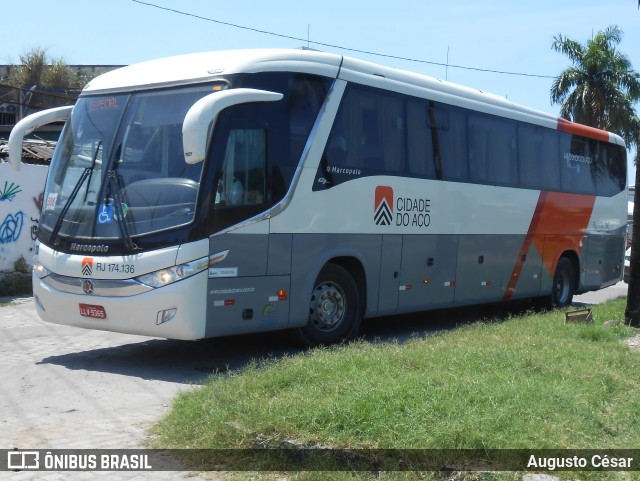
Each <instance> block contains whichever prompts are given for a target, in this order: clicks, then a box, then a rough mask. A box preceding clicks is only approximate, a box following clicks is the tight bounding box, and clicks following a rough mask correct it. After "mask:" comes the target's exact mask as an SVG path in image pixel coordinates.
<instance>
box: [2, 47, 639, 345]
mask: <svg viewBox="0 0 640 481" xmlns="http://www.w3.org/2000/svg"><path fill="white" fill-rule="evenodd" d="M63 120H64V121H66V124H65V127H64V129H63V132H62V134H61V138H60V141H59V142H58V145H57V148H56V150H55V154H54V157H53V159H52V162H51V167H50V171H49V174H48V178H47V183H46V187H45V190H44V202H43V207H42V212H41V218H40V222H39V230H38V241H37V244H36V255H35V259H34V276H33V285H34V297H35V302H36V306H37V310H38V313H39V315H40V316H41V317H42V318H43V319H45V320H46V321H49V322H54V323H60V324H67V325H73V326H79V327H84V328H91V329H103V330H110V331H117V332H125V333H132V334H141V335H148V336H155V337H164V338H174V339H199V338H204V337H212V336H222V335H229V334H238V333H248V332H261V331H268V330H277V329H288V328H295V329H297V331H298V333H299V337H300V339H301V340H302V341H303V342H305V343H306V344H309V345H314V344H328V343H332V342H337V341H341V340H344V339H350V338H353V337H354V336H355V335H356V334H357V332H358V328H359V324H360V320H361V319H362V318H367V317H376V316H383V315H391V314H396V313H404V312H415V311H421V310H427V309H433V308H443V307H453V306H461V305H472V304H480V303H487V302H500V301H506V300H511V299H520V298H529V297H548V298H549V299H550V301H551V302H552V304H554V305H567V304H569V303H570V302H571V299H572V297H573V294H574V293H577V292H580V291H586V290H595V289H600V288H602V287H605V286H607V285H611V284H613V283H615V282H617V281H618V280H620V279H621V276H622V265H623V264H622V259H623V249H624V238H625V232H626V203H627V201H626V199H627V194H626V158H625V149H624V144H623V142H622V140H621V139H620V138H619V137H618V136H616V135H614V134H609V133H607V132H602V131H599V130H596V129H591V128H587V127H584V126H578V125H576V124H572V123H570V122H566V121H562V120H558V119H557V118H555V117H553V116H550V115H547V114H543V113H539V112H535V111H532V110H530V109H526V108H524V107H520V106H517V105H514V104H512V103H511V102H509V101H507V100H505V99H501V98H499V97H495V96H491V95H489V94H485V93H484V92H479V91H476V90H473V89H468V88H466V87H461V86H455V85H453V84H448V83H446V82H440V81H438V80H435V79H432V78H430V77H424V76H419V75H415V74H410V73H408V72H402V71H398V70H393V69H388V68H385V67H380V66H377V65H374V64H369V63H366V62H361V61H358V60H354V59H348V58H343V57H342V56H339V55H334V54H328V53H322V52H315V51H304V50H299V51H294V50H255V51H230V52H212V53H204V54H194V55H185V56H180V57H174V58H167V59H161V60H157V61H151V62H146V63H142V64H138V65H133V66H130V67H125V68H123V69H119V70H115V71H113V72H110V73H107V74H105V75H103V76H100V77H98V78H96V79H95V80H93V81H92V82H90V83H89V84H88V85H87V87H85V89H84V90H83V92H82V94H81V95H80V97H79V99H78V102H77V103H76V105H75V106H74V107H73V110H72V111H71V108H61V109H54V110H51V111H45V112H41V113H38V114H35V115H33V116H31V117H27V118H26V119H24V120H23V121H21V122H20V123H19V124H18V125H17V126H16V127H15V128H14V131H13V132H12V135H11V139H10V142H9V144H10V145H9V148H10V158H11V160H12V163H14V164H16V165H17V164H19V150H20V149H21V143H22V138H23V136H24V135H26V134H27V133H29V132H30V131H31V130H33V129H34V128H35V127H37V126H39V125H42V124H43V123H47V122H52V121H63ZM16 159H17V160H16Z"/></svg>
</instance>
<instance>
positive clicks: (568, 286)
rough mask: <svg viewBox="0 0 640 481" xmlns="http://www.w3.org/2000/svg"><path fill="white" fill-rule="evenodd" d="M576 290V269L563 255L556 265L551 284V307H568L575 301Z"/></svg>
mask: <svg viewBox="0 0 640 481" xmlns="http://www.w3.org/2000/svg"><path fill="white" fill-rule="evenodd" d="M575 292H576V269H575V267H574V265H573V262H571V261H570V260H569V259H567V258H566V257H561V258H560V260H559V261H558V265H557V266H556V272H555V274H554V276H553V285H552V286H551V295H550V299H549V300H550V304H551V307H566V306H569V305H571V303H572V302H573V295H574V294H575Z"/></svg>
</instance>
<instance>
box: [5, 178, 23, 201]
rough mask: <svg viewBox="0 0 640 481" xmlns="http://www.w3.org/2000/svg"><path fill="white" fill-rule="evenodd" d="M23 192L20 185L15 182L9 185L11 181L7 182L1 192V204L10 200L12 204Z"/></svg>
mask: <svg viewBox="0 0 640 481" xmlns="http://www.w3.org/2000/svg"><path fill="white" fill-rule="evenodd" d="M21 191H22V189H21V188H20V186H19V185H16V184H14V183H13V182H11V184H9V181H5V182H4V188H3V189H2V190H0V202H1V201H4V200H8V201H9V202H11V201H12V200H13V199H15V197H16V195H18V193H19V192H21Z"/></svg>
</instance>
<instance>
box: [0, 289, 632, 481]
mask: <svg viewBox="0 0 640 481" xmlns="http://www.w3.org/2000/svg"><path fill="white" fill-rule="evenodd" d="M625 294H626V284H622V283H621V284H618V285H616V286H614V287H611V288H609V289H606V290H604V291H600V292H598V293H590V294H586V295H584V296H579V297H577V298H576V301H577V302H579V303H585V304H591V303H597V302H601V301H602V300H605V299H608V298H612V297H618V296H621V295H625ZM488 309H489V310H488V311H487V312H486V313H485V314H479V312H478V310H477V309H475V310H472V309H466V310H465V309H458V310H455V311H453V312H452V311H451V310H449V311H436V312H433V313H425V314H420V315H419V316H416V315H411V316H395V317H390V318H383V319H380V320H374V321H370V322H368V323H365V325H364V329H363V334H364V336H365V338H366V339H369V340H377V339H381V340H386V339H390V338H396V339H400V340H402V339H407V338H410V337H412V336H414V335H416V334H418V335H426V334H429V333H430V332H433V331H435V330H440V329H450V328H452V327H454V324H453V323H451V321H450V319H451V317H452V314H454V315H455V316H456V318H457V319H458V320H460V321H462V322H464V321H469V320H473V319H474V318H478V316H480V317H486V315H500V310H499V308H496V307H493V308H488ZM505 312H506V311H505ZM295 352H298V350H297V349H296V348H295V347H293V346H292V343H291V342H290V341H289V340H288V338H286V336H283V335H282V334H281V333H273V334H266V335H265V334H262V335H259V336H243V337H233V338H226V339H210V340H204V341H196V342H187V341H170V340H164V339H152V338H144V337H139V336H130V335H125V334H115V333H108V332H101V331H90V330H84V329H78V328H73V327H66V326H57V325H53V324H47V323H44V322H43V321H41V320H40V319H39V318H38V316H37V314H36V312H35V307H34V303H33V300H31V299H25V300H22V301H20V302H18V303H17V304H15V305H12V306H9V307H3V308H0V353H1V360H2V366H3V368H2V371H3V372H4V374H3V376H2V382H1V384H0V448H5V449H12V448H14V447H17V448H20V449H53V448H55V449H74V448H78V449H87V448H96V449H98V448H101V449H111V448H113V449H122V448H138V447H142V446H143V443H144V440H145V438H146V436H147V434H146V432H145V430H146V429H147V428H148V427H149V426H150V425H152V424H153V423H154V422H155V421H156V420H157V419H159V418H160V417H161V416H162V415H163V414H164V413H165V412H167V410H168V409H169V408H170V404H171V400H172V399H173V398H174V397H175V395H176V394H177V393H179V392H182V391H187V390H189V389H192V388H193V387H194V386H198V385H199V384H201V383H202V382H203V381H204V380H205V379H206V378H207V377H208V376H209V375H210V374H212V373H216V372H218V373H224V372H227V371H229V370H234V369H238V368H240V367H242V366H244V365H245V364H246V363H247V362H249V361H250V360H251V359H252V358H266V357H274V356H275V357H279V356H282V355H283V354H285V353H295ZM9 474H10V478H11V479H17V480H22V479H45V480H46V479H50V480H57V479H62V478H61V477H60V473H42V472H39V473H29V472H20V473H9ZM101 474H102V475H104V477H105V479H106V478H109V479H154V480H155V479H177V478H186V477H187V473H176V472H164V473H161V472H160V473H159V472H154V473H117V476H115V475H114V473H107V472H103V473H65V474H64V477H63V478H64V479H93V478H94V477H96V476H99V475H101Z"/></svg>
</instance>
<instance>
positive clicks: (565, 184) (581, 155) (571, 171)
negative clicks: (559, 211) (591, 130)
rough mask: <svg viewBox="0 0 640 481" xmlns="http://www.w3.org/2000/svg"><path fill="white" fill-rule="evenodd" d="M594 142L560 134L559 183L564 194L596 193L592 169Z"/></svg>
mask: <svg viewBox="0 0 640 481" xmlns="http://www.w3.org/2000/svg"><path fill="white" fill-rule="evenodd" d="M595 145H596V141H593V142H591V141H589V139H586V138H583V137H578V136H577V135H571V134H565V133H561V134H560V159H559V160H560V181H561V186H562V190H563V191H564V192H573V193H576V194H590V195H593V194H595V192H596V189H595V184H594V182H593V175H592V168H593V167H595V164H596V155H597V153H596V152H595V151H594V148H593V147H594V146H595Z"/></svg>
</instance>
